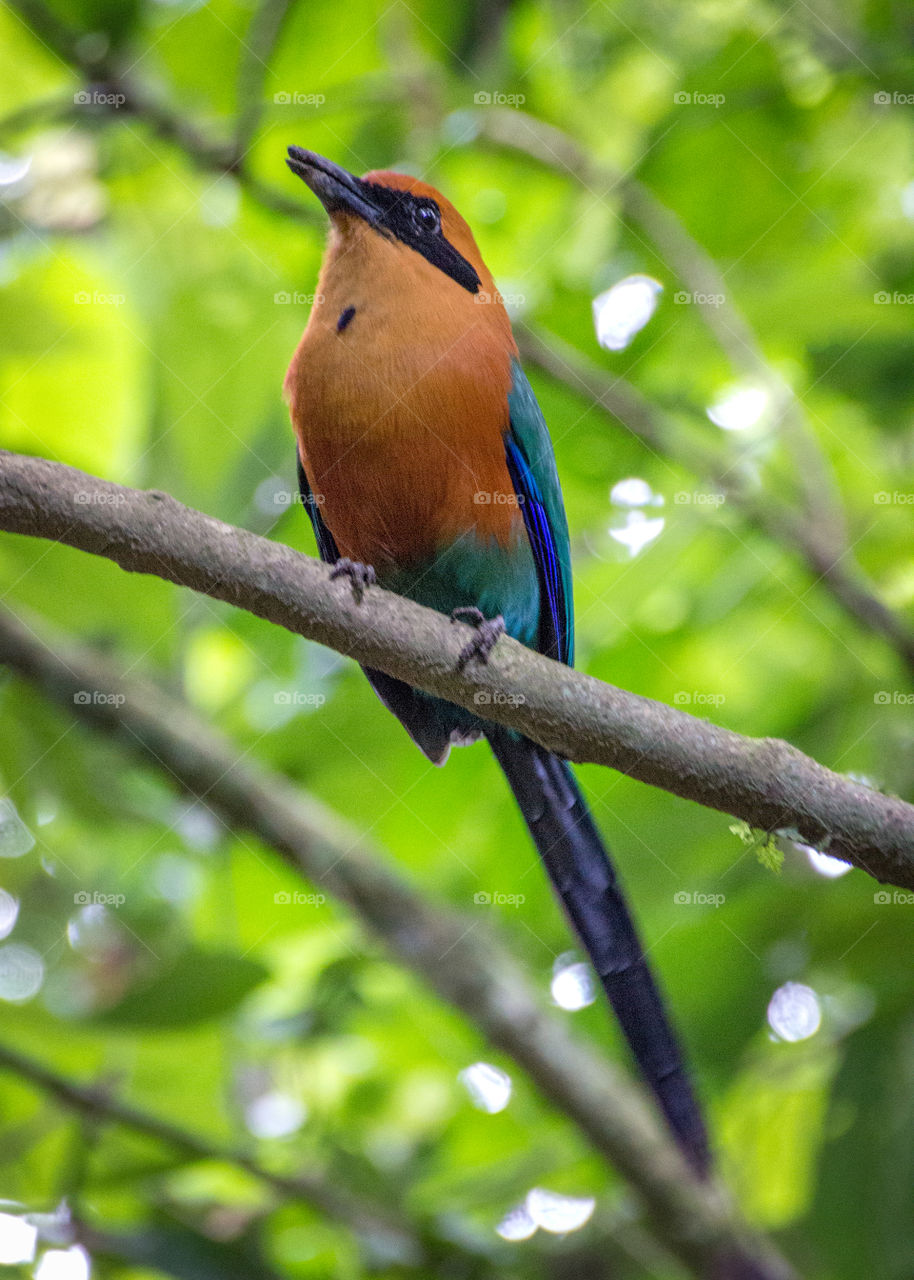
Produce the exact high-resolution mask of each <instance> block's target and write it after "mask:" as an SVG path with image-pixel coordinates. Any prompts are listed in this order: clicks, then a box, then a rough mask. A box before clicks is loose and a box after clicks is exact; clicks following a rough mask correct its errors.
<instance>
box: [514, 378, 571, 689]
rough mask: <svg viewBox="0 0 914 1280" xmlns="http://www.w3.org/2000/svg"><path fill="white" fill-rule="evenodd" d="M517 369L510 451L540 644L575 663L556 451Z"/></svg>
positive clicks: (542, 648) (565, 524)
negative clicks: (535, 585)
mask: <svg viewBox="0 0 914 1280" xmlns="http://www.w3.org/2000/svg"><path fill="white" fill-rule="evenodd" d="M512 373H513V377H512V382H511V393H510V395H509V396H508V409H509V413H510V427H509V429H508V431H507V432H506V434H505V453H506V457H507V463H508V471H509V473H510V475H511V480H512V483H513V485H514V491H515V493H516V494H517V496H518V498H519V500H520V504H521V512H522V514H523V517H524V525H525V527H526V529H527V537H528V538H529V539H530V546H531V547H532V549H533V557H534V560H535V561H536V572H537V576H538V578H539V585H540V628H539V643H538V645H537V648H538V649H539V650H540V652H541V653H545V654H546V655H547V656H548V657H550V658H557V659H558V661H559V662H565V663H567V664H568V665H569V666H571V665H572V664H573V662H574V602H573V600H572V594H571V548H570V545H569V540H568V521H567V520H566V518H565V504H564V502H563V501H562V490H561V487H560V485H559V477H558V472H557V471H556V468H555V454H554V453H553V450H552V441H551V439H550V438H549V429H548V428H547V426H546V420H545V418H544V417H543V412H542V410H541V409H540V407H539V405H538V404H537V400H536V396H535V395H534V394H533V388H532V387H531V386H530V383H529V382H528V381H527V375H526V374H525V373H524V371H523V369H522V368H521V366H520V362H519V361H517V360H514V361H512Z"/></svg>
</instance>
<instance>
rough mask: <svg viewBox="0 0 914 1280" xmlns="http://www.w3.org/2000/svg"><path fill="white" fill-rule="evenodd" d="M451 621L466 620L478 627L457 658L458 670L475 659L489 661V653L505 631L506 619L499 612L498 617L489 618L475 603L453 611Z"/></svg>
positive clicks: (482, 661)
mask: <svg viewBox="0 0 914 1280" xmlns="http://www.w3.org/2000/svg"><path fill="white" fill-rule="evenodd" d="M451 622H466V623H468V624H469V625H470V626H471V627H475V628H476V634H475V635H474V636H473V639H472V640H471V641H470V642H469V644H465V645H464V646H463V648H462V649H461V650H460V655H459V657H458V658H457V670H458V671H462V670H463V669H464V667H465V666H467V664H468V663H470V662H472V661H473V660H474V659H475V660H476V661H477V662H481V663H483V664H484V663H486V662H488V661H489V654H490V653H491V652H492V650H493V649H494V648H495V645H496V643H497V641H498V638H499V636H502V635H504V633H505V620H504V618H503V617H502V616H501V614H499V615H498V616H497V617H496V618H487V617H486V616H485V614H484V613H483V612H482V610H481V609H477V608H476V606H475V605H461V606H460V608H459V609H454V610H453V612H452V613H451Z"/></svg>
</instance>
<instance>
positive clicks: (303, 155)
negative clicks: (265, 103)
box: [286, 147, 491, 295]
mask: <svg viewBox="0 0 914 1280" xmlns="http://www.w3.org/2000/svg"><path fill="white" fill-rule="evenodd" d="M286 163H287V164H288V166H289V168H290V169H291V170H292V172H293V173H295V174H297V175H298V177H300V178H301V179H302V181H303V182H306V183H307V184H308V186H309V187H310V188H311V190H312V191H313V192H314V194H315V195H316V196H317V197H318V199H319V200H320V202H321V204H322V205H323V206H324V208H325V209H326V210H327V213H328V214H329V215H330V220H331V222H332V224H333V227H334V229H335V231H336V232H337V233H338V235H339V237H340V238H341V240H342V242H343V247H345V242H346V241H348V240H353V239H355V238H357V237H359V238H364V236H365V231H366V228H367V229H369V230H370V232H371V233H373V235H374V236H377V237H378V242H377V243H378V245H379V246H380V245H381V244H384V245H386V246H394V247H396V248H397V249H398V250H400V251H402V252H403V253H404V254H406V255H411V254H418V255H419V256H420V257H421V258H423V259H425V262H426V263H428V264H429V265H430V266H431V267H432V268H434V269H435V270H437V271H440V272H442V273H443V274H444V275H445V276H447V277H448V278H449V279H451V280H453V281H455V282H456V283H457V284H458V285H460V287H461V288H462V289H466V290H467V292H468V293H470V294H474V295H475V294H477V293H478V292H479V290H480V288H481V287H483V286H484V285H485V284H488V287H489V288H491V283H490V281H491V277H490V276H489V273H488V271H487V270H486V267H485V264H484V263H483V261H482V257H481V255H480V253H479V249H478V248H477V247H476V241H475V240H474V239H473V233H472V231H471V230H470V228H469V227H468V226H467V224H466V222H465V221H464V219H463V218H462V217H461V216H460V214H459V213H458V212H457V210H456V209H455V208H454V206H453V205H452V204H451V203H450V202H449V201H448V200H445V198H444V196H442V195H440V194H439V193H438V192H437V191H436V190H435V189H434V187H430V186H428V185H427V184H426V183H424V182H421V181H420V180H419V179H418V178H411V177H409V176H408V175H406V174H403V173H393V172H391V171H390V170H386V169H377V170H374V171H372V172H371V173H366V174H365V176H364V177H362V178H357V177H355V175H354V174H351V173H349V172H347V170H346V169H342V168H340V166H339V165H336V164H334V163H333V162H332V161H331V160H326V159H325V158H324V157H323V156H319V155H316V154H315V153H314V152H313V151H305V150H304V148H302V147H289V154H288V158H287V160H286ZM403 261H404V264H406V263H411V265H417V264H416V263H415V260H412V259H411V258H410V257H409V256H407V257H405V258H404V259H403Z"/></svg>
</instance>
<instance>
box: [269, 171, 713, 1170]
mask: <svg viewBox="0 0 914 1280" xmlns="http://www.w3.org/2000/svg"><path fill="white" fill-rule="evenodd" d="M286 162H287V164H288V166H289V168H290V169H291V171H292V173H293V174H295V175H296V176H297V177H298V178H301V179H302V180H303V181H304V182H305V183H306V185H307V186H308V187H309V188H310V189H311V191H312V192H313V193H314V195H316V196H317V198H318V199H319V200H320V202H321V203H322V205H323V207H324V209H325V211H326V213H327V215H328V216H329V236H328V240H327V246H326V251H325V254H324V259H323V263H322V265H321V269H320V274H319V278H318V282H317V288H316V293H315V295H314V301H313V305H312V307H311V311H310V314H309V316H308V320H307V324H306V326H305V329H304V333H303V335H302V338H301V340H300V342H299V344H298V346H297V348H296V350H295V353H294V355H293V357H292V361H291V363H290V365H289V368H288V372H287V374H286V377H285V382H284V386H283V389H284V395H285V398H286V400H287V402H288V404H289V409H290V416H291V420H292V425H293V428H294V432H295V436H296V444H297V471H298V485H299V491H300V496H301V500H302V502H303V504H304V506H305V508H306V510H307V512H308V515H309V517H310V519H311V523H312V525H313V529H314V534H315V538H316V541H317V547H318V552H319V555H320V557H321V559H322V560H323V561H325V562H326V563H328V564H330V565H332V566H333V569H332V576H336V577H340V576H346V577H348V578H349V579H350V580H351V583H352V587H353V590H354V591H355V592H356V594H357V596H358V597H361V595H362V593H363V592H364V591H366V590H368V589H370V588H371V586H372V585H373V584H375V583H377V584H379V585H380V586H381V587H383V588H386V589H387V590H390V591H394V592H397V593H398V594H400V595H402V596H406V597H408V598H409V599H411V600H414V601H416V602H418V603H419V604H422V605H426V606H428V607H430V608H432V609H436V610H438V611H439V612H441V613H444V614H447V615H450V616H451V617H452V618H453V619H454V620H455V621H460V622H463V623H465V624H469V625H470V627H471V628H472V631H471V632H470V635H471V639H470V640H469V642H468V643H467V645H466V646H464V648H463V650H462V652H461V654H460V658H459V662H460V664H461V665H466V664H468V663H471V662H474V661H478V662H485V661H486V660H487V657H488V654H489V653H490V652H491V649H492V647H493V646H494V645H495V644H497V642H498V639H499V637H500V635H501V634H503V633H507V634H508V635H510V636H512V637H513V638H514V639H515V640H518V641H520V643H521V644H523V645H526V646H528V647H529V648H531V649H535V650H537V651H538V652H540V653H542V654H545V655H547V656H548V657H550V658H553V659H555V660H556V661H557V662H560V663H565V664H567V665H569V666H571V665H573V662H574V613H573V599H572V581H571V552H570V541H569V532H568V523H567V519H566V515H565V508H564V503H563V498H562V491H561V488H560V484H559V478H558V473H557V469H556V463H555V456H554V451H553V446H552V442H551V438H550V435H549V431H548V428H547V426H546V422H545V420H544V417H543V414H542V411H541V409H540V407H539V404H538V402H537V400H536V396H535V395H534V392H533V389H532V387H531V385H530V383H529V381H528V380H527V377H526V375H525V373H524V370H523V368H522V367H521V363H520V359H519V356H518V349H517V345H516V343H515V340H514V337H513V335H512V329H511V323H510V320H509V317H508V313H507V311H506V309H505V306H504V304H503V299H502V297H501V295H500V294H499V293H498V290H497V289H496V287H495V282H494V280H493V278H492V275H491V274H490V272H489V270H488V268H487V267H486V265H485V263H484V262H483V259H482V256H481V254H480V251H479V249H478V247H477V245H476V241H475V239H474V236H473V233H472V231H471V230H470V227H469V226H468V224H467V223H466V221H465V220H464V219H463V218H462V217H461V215H460V214H459V213H458V212H457V210H456V209H455V208H454V206H453V205H452V204H451V203H450V202H449V201H448V200H447V199H446V198H445V197H444V196H443V195H441V194H440V193H439V192H438V191H436V190H435V189H434V188H433V187H431V186H429V185H428V184H427V183H425V182H424V181H422V180H420V179H418V178H415V177H412V176H409V175H407V174H403V173H397V172H394V171H392V170H373V171H371V172H368V173H366V174H365V175H364V176H362V177H357V176H355V175H354V174H352V173H350V172H349V171H348V170H346V169H344V168H342V167H340V166H339V165H337V164H335V163H334V162H333V161H331V160H328V159H326V158H325V157H323V156H321V155H318V154H316V153H315V152H312V151H308V150H306V149H304V148H302V147H298V146H291V147H289V148H288V153H287V159H286ZM365 674H366V675H367V677H368V680H369V682H370V683H371V685H372V687H373V689H374V691H375V693H376V694H377V695H378V697H379V698H380V699H381V701H382V702H383V703H384V704H385V705H386V706H387V707H388V708H389V710H390V711H392V712H393V714H394V715H395V716H396V717H397V719H398V720H399V721H400V722H401V724H402V725H403V727H404V728H405V729H406V731H407V733H408V734H409V735H410V737H411V738H412V739H413V741H414V742H415V743H416V745H417V746H418V747H419V748H420V749H421V751H423V752H424V753H425V755H426V756H427V757H428V759H429V760H431V761H433V762H434V763H435V764H438V765H441V764H444V762H445V761H446V759H447V756H448V753H449V751H450V748H451V747H452V746H453V745H460V744H463V743H466V742H470V741H473V740H475V739H478V738H480V737H482V738H485V739H487V740H488V742H489V744H490V746H491V748H492V751H493V752H494V755H495V758H496V760H497V761H498V764H499V765H500V766H501V769H502V771H503V772H504V774H505V776H506V779H507V782H508V785H509V787H510V789H511V791H512V792H513V795H514V797H515V799H516V802H517V804H518V805H519V807H520V810H521V812H522V814H523V817H524V819H525V822H526V825H527V827H528V829H529V832H530V834H531V836H532V839H533V842H534V844H535V846H536V848H537V850H538V852H539V854H540V857H541V859H542V862H543V864H544V866H545V869H546V871H547V873H548V876H549V879H550V881H551V883H552V885H553V887H554V889H555V891H556V893H557V895H558V898H559V900H560V902H561V904H562V905H563V907H564V910H565V913H566V915H567V917H568V920H569V921H570V924H571V926H572V928H573V930H574V931H575V933H576V934H577V937H578V938H579V940H580V942H581V944H582V946H583V948H584V950H585V952H586V953H587V955H588V957H589V959H590V962H591V964H592V965H593V967H594V969H595V970H596V972H597V974H598V975H599V977H600V979H601V982H602V984H603V987H604V989H605V992H606V995H607V996H608V999H609V1002H610V1004H611V1006H612V1008H613V1010H614V1011H615V1015H616V1017H617V1019H618V1022H619V1024H620V1026H621V1028H622V1031H623V1033H624V1035H625V1038H626V1040H627V1042H628V1044H629V1046H630V1049H631V1051H632V1054H633V1056H634V1058H635V1061H636V1063H637V1065H638V1068H639V1070H640V1072H641V1075H642V1078H643V1079H644V1081H645V1082H646V1083H647V1085H648V1086H649V1088H650V1089H651V1090H652V1092H653V1094H654V1097H655V1099H656V1102H657V1104H658V1105H659V1108H660V1111H661V1113H662V1114H663V1116H664V1117H665V1119H666V1123H667V1125H668V1126H669V1129H670V1130H671V1132H672V1134H673V1136H674V1138H675V1140H676V1142H677V1143H678V1145H679V1147H680V1149H681V1151H682V1152H683V1154H684V1156H685V1157H686V1159H687V1161H688V1162H689V1164H690V1165H691V1167H692V1169H693V1170H694V1171H696V1172H697V1173H698V1174H699V1175H700V1176H702V1177H704V1176H707V1175H708V1174H709V1169H710V1164H711V1157H710V1148H709V1140H708V1134H707V1130H706V1127H705V1123H704V1119H703V1115H702V1111H701V1107H700V1105H699V1102H698V1099H697V1095H696V1091H695V1090H694V1088H693V1085H692V1082H691V1078H690V1075H689V1073H688V1071H687V1068H686V1065H685V1061H684V1056H683V1053H682V1050H681V1047H680V1043H679V1039H678V1036H677V1034H676V1032H675V1031H674V1029H673V1027H672V1024H671V1021H670V1018H669V1016H668V1014H667V1012H666V1008H665V1005H664V1001H663V998H662V997H661V994H660V992H659V989H658V986H657V983H656V981H655V980H654V977H653V975H652V973H651V971H650V969H649V967H648V964H647V960H646V958H645V953H644V948H643V946H642V943H641V941H640V938H639V935H638V931H637V929H636V926H635V924H634V922H633V919H632V915H631V913H630V911H629V909H628V906H627V903H626V900H625V897H624V894H623V891H622V888H621V885H620V882H619V878H618V875H617V872H616V870H615V868H614V866H613V864H612V862H611V859H610V855H609V853H608V850H607V848H606V846H605V844H604V842H603V839H602V837H601V835H600V833H599V831H598V829H597V826H596V824H595V822H594V820H593V817H592V816H591V813H590V810H589V809H588V806H587V804H586V801H585V799H584V796H583V793H582V791H581V789H580V787H579V785H578V783H577V780H576V779H575V776H574V774H573V772H572V770H571V768H570V765H569V763H568V762H567V761H566V760H564V759H562V758H560V757H559V756H558V755H556V754H554V753H553V752H550V751H547V750H546V749H544V748H543V747H541V746H539V745H538V744H537V743H535V742H533V741H532V740H531V739H529V738H527V737H525V736H523V735H521V734H519V733H517V732H514V731H512V730H509V729H507V728H504V727H501V726H499V725H496V724H494V723H492V722H490V721H486V720H485V719H484V718H483V717H481V716H479V715H476V714H474V713H473V712H471V711H469V710H467V709H465V708H463V707H459V706H457V705H455V704H453V703H450V702H448V701H446V700H444V699H442V698H439V697H434V696H432V695H430V694H427V693H425V692H424V691H422V690H419V689H415V688H413V687H411V686H410V685H409V684H407V683H405V682H403V681H401V680H397V679H394V678H393V677H391V676H389V675H386V674H385V673H384V672H382V671H378V670H374V669H369V668H366V669H365Z"/></svg>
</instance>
